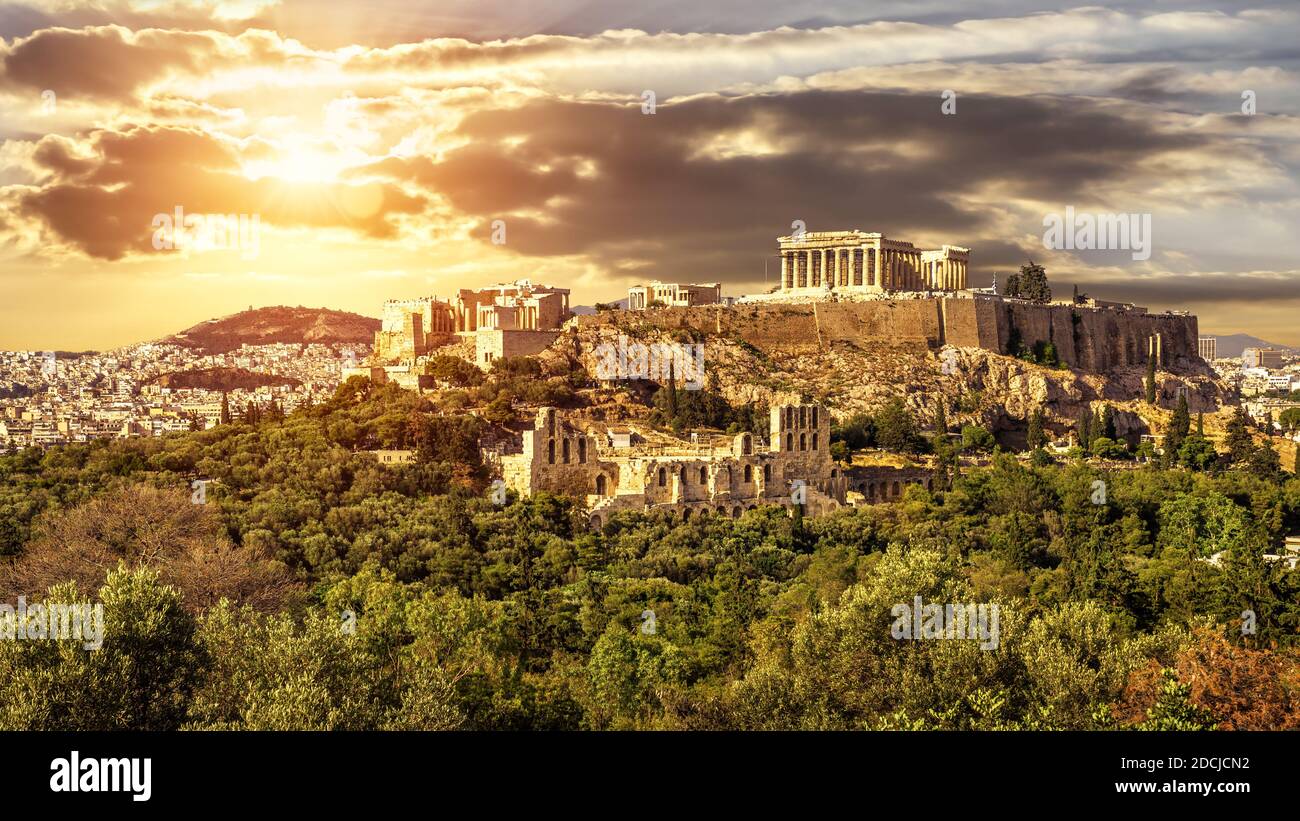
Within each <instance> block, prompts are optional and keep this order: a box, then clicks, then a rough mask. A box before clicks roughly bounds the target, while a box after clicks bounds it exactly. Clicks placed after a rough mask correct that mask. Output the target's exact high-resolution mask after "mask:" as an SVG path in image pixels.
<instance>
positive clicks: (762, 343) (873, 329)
mask: <svg viewBox="0 0 1300 821" xmlns="http://www.w3.org/2000/svg"><path fill="white" fill-rule="evenodd" d="M576 322H577V323H578V326H579V327H580V328H581V327H598V326H601V325H613V326H617V327H622V328H626V329H628V330H629V332H631V333H633V334H635V332H636V329H637V327H638V326H647V325H648V326H651V327H654V328H657V329H663V330H673V329H683V330H687V331H689V332H691V333H693V334H694V335H695V336H697V337H698V336H702V335H706V334H719V335H722V336H726V337H729V338H733V339H739V340H742V341H744V342H746V343H748V344H751V345H753V346H755V347H757V348H759V349H761V350H763V351H766V352H767V353H769V354H777V355H779V354H781V353H789V354H796V355H803V354H809V353H814V352H816V351H819V350H825V349H826V348H827V347H829V346H830V345H832V344H834V343H837V342H845V343H853V344H858V345H887V346H890V347H896V348H904V349H909V348H910V349H913V350H917V351H924V350H928V349H935V348H938V347H941V346H943V345H956V346H960V347H968V348H983V349H984V350H987V351H992V352H994V353H999V354H1005V353H1007V352H1008V349H1007V346H1008V343H1009V342H1010V341H1011V339H1012V336H1013V333H1014V332H1018V333H1019V336H1020V340H1021V341H1022V342H1023V343H1024V344H1025V345H1026V346H1028V347H1031V348H1032V347H1033V345H1034V343H1035V342H1039V341H1043V342H1052V343H1053V344H1054V345H1055V346H1056V349H1057V355H1058V357H1059V358H1060V359H1061V361H1062V362H1064V363H1066V364H1067V365H1070V366H1072V367H1077V368H1079V369H1081V370H1084V371H1088V372H1093V373H1105V372H1107V371H1110V370H1112V369H1114V368H1121V367H1132V366H1140V365H1145V363H1146V357H1147V340H1148V338H1149V337H1150V336H1151V335H1153V334H1156V333H1159V334H1160V335H1161V342H1162V349H1163V354H1164V355H1163V362H1162V367H1164V368H1165V369H1166V370H1180V369H1183V368H1189V369H1194V368H1195V367H1196V360H1197V358H1198V355H1197V350H1196V339H1197V323H1196V317H1194V316H1179V315H1173V314H1146V313H1140V312H1136V311H1125V310H1117V309H1107V308H1088V307H1081V306H1071V305H1035V304H1032V303H1028V302H1020V301H1018V300H1017V301H1010V300H999V299H985V298H975V299H951V298H932V299H896V300H872V301H865V302H851V301H843V302H832V301H825V302H799V303H771V304H740V305H735V306H731V307H724V306H697V307H691V308H661V309H655V310H651V311H635V312H629V311H603V312H601V313H598V314H594V315H587V316H580V317H577V318H576Z"/></svg>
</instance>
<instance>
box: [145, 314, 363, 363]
mask: <svg viewBox="0 0 1300 821" xmlns="http://www.w3.org/2000/svg"><path fill="white" fill-rule="evenodd" d="M377 330H379V320H378V319H372V318H371V317H368V316H361V315H360V314H353V313H349V312H347V311H332V310H329V309H327V308H301V307H299V308H288V307H284V306H276V307H274V308H257V309H254V310H251V311H240V312H239V313H237V314H231V315H230V316H225V317H222V318H220V319H209V320H208V321H206V322H200V323H199V324H198V325H195V326H194V327H192V328H186V329H185V330H183V331H181V332H180V333H178V334H175V335H174V336H171V337H168V338H167V339H165V340H163V341H165V342H170V343H173V344H176V345H184V346H186V347H190V348H198V349H201V350H203V351H205V352H207V353H225V352H227V351H232V350H236V349H238V348H239V346H240V345H244V344H247V345H270V344H273V343H297V344H304V343H306V344H310V343H317V344H321V345H332V344H339V343H345V342H349V343H364V344H370V343H372V342H374V339H375V331H377Z"/></svg>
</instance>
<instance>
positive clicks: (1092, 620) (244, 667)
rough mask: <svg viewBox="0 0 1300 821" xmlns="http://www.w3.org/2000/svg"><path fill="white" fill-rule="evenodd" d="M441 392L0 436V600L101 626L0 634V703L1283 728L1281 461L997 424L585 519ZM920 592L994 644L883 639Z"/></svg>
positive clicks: (247, 723)
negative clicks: (766, 502) (826, 470)
mask: <svg viewBox="0 0 1300 821" xmlns="http://www.w3.org/2000/svg"><path fill="white" fill-rule="evenodd" d="M493 390H495V391H497V394H495V395H499V393H500V391H501V386H500V385H497V386H496V387H495V388H493ZM433 399H436V400H439V401H433V400H431V399H430V398H429V397H419V396H417V395H415V394H412V393H409V392H405V391H402V390H400V389H397V388H395V387H393V386H384V387H376V386H374V385H371V384H370V383H369V382H368V381H367V380H364V379H354V380H350V381H349V382H348V383H347V384H345V385H344V386H343V387H342V388H340V390H339V392H338V394H337V395H336V396H335V397H334V398H333V400H331V401H330V402H328V403H326V404H322V405H319V406H316V407H313V408H308V409H304V410H300V411H298V412H295V413H294V414H291V415H289V416H288V417H287V418H283V419H266V420H263V421H261V422H259V423H257V424H247V423H243V422H236V423H233V424H229V425H222V426H218V427H217V428H214V429H212V430H209V431H204V432H197V433H188V434H176V435H171V436H167V437H162V438H158V439H132V440H121V441H114V442H110V443H96V444H93V445H76V446H69V447H63V448H56V449H51V450H49V451H46V452H44V453H42V452H40V451H35V450H32V451H25V452H23V453H20V454H15V455H10V456H5V457H0V550H2V551H3V553H4V555H5V556H6V557H7V558H6V560H5V561H6V564H5V566H4V567H3V569H2V570H0V587H3V594H2V598H3V599H5V600H7V601H13V600H14V599H15V598H16V597H17V596H19V595H22V596H25V597H26V599H27V600H28V601H30V602H35V601H38V600H40V599H42V598H45V599H46V601H48V602H58V601H74V600H88V601H98V602H101V603H103V605H104V607H105V622H106V631H105V639H104V644H103V647H102V649H101V650H98V651H94V652H85V651H82V650H79V649H78V648H79V647H80V645H79V644H78V643H76V642H72V641H61V642H45V643H42V642H31V641H25V642H22V641H12V642H11V641H4V642H0V728H6V729H8V728H51V729H52V728H60V729H64V728H66V729H101V728H102V729H109V728H139V729H172V728H180V727H207V728H337V729H359V728H372V727H373V728H388V729H400V728H436V729H446V728H500V729H558V728H566V729H583V728H586V729H600V728H642V729H649V728H700V729H704V728H709V729H768V728H848V729H853V728H858V729H862V728H913V729H923V728H952V729H975V728H1001V729H1016V728H1060V729H1089V728H1092V729H1095V728H1105V727H1112V726H1119V727H1161V728H1179V727H1184V728H1189V729H1190V728H1198V727H1210V726H1216V727H1219V728H1221V729H1251V728H1297V727H1300V697H1298V696H1297V690H1296V685H1297V683H1298V682H1300V655H1297V651H1296V649H1295V646H1294V640H1295V638H1296V636H1297V633H1298V631H1300V572H1293V571H1289V570H1287V569H1286V568H1285V567H1284V565H1283V564H1281V563H1278V562H1271V561H1268V560H1267V559H1265V558H1264V555H1265V553H1270V552H1273V551H1275V550H1276V549H1278V546H1279V542H1280V539H1281V537H1282V536H1283V535H1285V534H1287V533H1293V532H1298V531H1300V480H1297V479H1296V478H1295V477H1294V476H1293V475H1290V474H1285V473H1281V472H1276V471H1274V472H1272V473H1270V474H1268V475H1261V474H1258V472H1256V471H1254V470H1252V468H1251V467H1250V466H1249V465H1248V464H1244V463H1243V464H1241V465H1239V466H1236V467H1221V468H1214V469H1205V470H1194V469H1191V468H1188V467H1164V466H1161V463H1160V462H1159V461H1153V462H1151V463H1149V464H1148V465H1147V466H1146V467H1141V468H1137V469H1126V470H1114V471H1109V472H1108V471H1104V470H1102V469H1101V468H1100V467H1099V466H1098V465H1099V464H1101V463H1096V464H1093V463H1089V462H1086V461H1083V460H1082V459H1077V458H1076V459H1070V460H1067V461H1065V462H1052V461H1051V460H1047V461H1046V462H1044V461H1042V460H1038V466H1035V465H1034V464H1033V463H1026V462H1024V461H1021V460H1018V459H1016V458H1015V457H1014V456H1012V455H1010V454H1001V453H999V454H995V455H994V456H993V457H992V460H991V463H990V465H989V466H988V467H985V468H966V469H964V470H963V471H962V474H961V475H959V476H953V477H951V487H950V488H948V489H944V490H936V491H935V492H933V493H931V492H928V491H926V490H925V489H924V488H921V487H912V488H911V489H909V490H908V492H907V494H906V495H905V496H904V497H903V499H902V501H900V502H899V503H897V504H889V505H875V506H867V507H861V508H855V509H846V510H843V511H840V512H838V513H835V514H833V515H830V516H825V517H821V518H816V519H810V518H802V517H799V516H795V517H791V516H788V515H786V514H785V512H784V511H783V510H781V509H777V508H768V509H758V510H754V511H750V512H748V513H746V514H745V515H744V516H742V517H741V518H740V519H735V520H733V519H729V518H722V517H715V516H702V517H698V518H693V519H692V520H690V521H688V522H684V523H683V522H681V521H673V520H669V519H666V518H663V517H661V516H659V515H654V514H624V515H621V516H616V517H614V518H613V519H612V521H610V522H609V523H608V524H607V525H606V526H605V527H604V528H603V529H602V530H601V531H600V532H589V531H588V530H587V529H586V528H585V527H584V526H583V522H584V521H585V517H584V516H583V515H582V513H583V511H581V509H580V507H579V503H578V502H577V501H576V500H572V499H566V498H561V497H554V496H549V495H546V494H539V495H538V496H535V497H533V498H530V499H517V498H514V497H513V496H512V497H510V498H508V500H507V503H506V504H503V505H498V504H494V503H493V500H492V497H491V494H490V493H488V492H487V482H488V480H489V473H488V471H487V470H486V468H485V467H484V465H483V464H482V462H481V461H480V458H479V451H478V442H479V439H480V437H481V436H482V435H483V434H484V433H485V432H487V431H488V430H489V429H492V428H493V426H497V428H496V432H497V433H502V431H501V430H500V428H499V425H500V424H501V423H499V422H493V421H491V420H489V419H485V418H483V414H481V413H477V414H474V413H469V412H465V411H458V410H455V409H454V405H455V404H456V403H454V402H453V403H448V402H445V401H442V400H443V398H442V397H434V398H433ZM376 448H410V449H412V450H414V451H416V455H417V458H416V461H415V462H414V463H412V464H409V465H391V466H389V465H380V464H379V463H378V462H377V461H376V460H375V459H374V458H373V457H372V456H370V455H368V454H366V453H364V451H365V450H368V449H376ZM199 480H202V481H203V482H205V483H206V484H203V485H201V487H202V488H203V492H202V493H201V494H199V495H198V496H196V495H195V494H196V492H197V491H196V487H198V486H196V485H195V484H194V482H196V481H199ZM1099 481H1100V482H1104V483H1105V488H1106V491H1105V493H1104V498H1101V499H1100V501H1099V500H1098V499H1099V497H1098V495H1097V492H1096V487H1097V485H1096V483H1097V482H1099ZM936 487H937V488H938V487H945V485H943V484H942V483H940V484H936ZM196 499H197V500H198V501H199V502H201V503H196ZM1211 559H1213V561H1211ZM918 596H919V597H921V598H922V600H923V601H925V602H927V603H929V602H935V603H941V604H942V603H948V604H964V603H976V602H978V603H983V604H986V605H992V604H996V605H997V606H998V608H999V610H998V612H999V614H1000V617H999V625H998V640H997V642H996V646H995V647H993V648H990V649H981V643H980V642H977V641H969V640H928V641H927V640H905V639H899V638H896V637H895V635H894V631H893V625H894V624H895V622H896V617H895V615H894V609H895V608H896V607H897V606H898V605H900V604H902V603H912V602H913V601H914V600H915V598H916V597H918ZM1245 611H1250V612H1251V613H1252V615H1253V618H1252V627H1253V629H1254V632H1253V633H1247V634H1243V631H1242V627H1243V623H1244V622H1243V618H1242V614H1243V612H1245ZM647 613H648V614H649V616H647ZM122 670H132V671H134V672H133V673H132V674H131V675H121V674H119V673H116V672H114V671H122Z"/></svg>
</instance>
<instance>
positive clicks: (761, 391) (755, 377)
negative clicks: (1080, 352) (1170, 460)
mask: <svg viewBox="0 0 1300 821" xmlns="http://www.w3.org/2000/svg"><path fill="white" fill-rule="evenodd" d="M620 334H622V335H624V336H625V338H627V339H634V340H637V341H641V342H643V343H646V344H652V343H667V342H673V341H678V342H695V343H703V344H704V345H705V383H706V387H707V388H709V389H711V390H716V391H718V392H719V393H721V394H722V395H724V396H725V397H726V398H727V400H728V401H729V402H731V403H732V404H742V403H759V404H769V405H770V404H774V403H777V402H792V401H798V400H799V398H800V397H801V396H810V397H812V398H814V399H816V400H818V401H821V402H824V403H825V404H826V405H827V406H829V407H830V408H831V410H832V412H833V413H834V414H835V415H836V416H839V417H843V416H846V415H849V414H852V413H855V412H858V411H871V410H873V409H875V408H877V407H879V406H881V405H883V404H884V403H886V402H888V401H889V400H891V399H894V398H901V399H902V400H903V401H905V402H906V403H907V404H908V405H909V407H911V409H912V410H913V411H914V412H916V413H917V414H918V415H919V416H920V418H922V419H928V418H930V417H931V416H932V415H933V413H934V406H935V401H936V399H937V397H939V396H942V397H944V399H945V400H946V406H947V409H948V417H949V420H950V422H951V423H953V424H961V423H964V422H978V423H980V424H983V425H985V426H987V427H988V428H989V429H990V430H992V431H994V432H995V433H996V434H998V435H999V436H1000V438H1003V439H1006V440H1009V441H1015V440H1016V439H1017V437H1019V436H1022V435H1023V433H1024V430H1025V427H1026V424H1027V419H1028V416H1029V414H1030V413H1031V412H1032V411H1033V410H1034V409H1035V408H1038V407H1041V408H1042V409H1043V411H1044V413H1045V415H1046V417H1047V421H1048V425H1049V428H1050V429H1051V430H1052V431H1054V432H1055V433H1058V434H1059V433H1064V432H1065V431H1066V430H1068V429H1070V428H1072V427H1073V426H1074V423H1075V421H1076V420H1077V419H1078V418H1079V416H1081V415H1082V414H1083V412H1084V411H1085V409H1089V408H1091V407H1092V406H1093V405H1094V404H1095V403H1101V402H1105V403H1107V404H1110V405H1111V406H1113V407H1114V408H1115V410H1116V424H1117V426H1118V428H1119V432H1120V433H1121V435H1130V436H1137V435H1138V434H1140V433H1145V432H1148V431H1149V430H1151V429H1153V428H1154V429H1155V430H1157V431H1158V430H1161V429H1162V428H1163V421H1164V419H1166V418H1167V417H1168V414H1169V413H1170V411H1171V409H1172V407H1173V406H1174V405H1175V404H1176V402H1177V396H1178V393H1179V392H1180V391H1183V390H1185V391H1186V393H1187V395H1188V403H1189V406H1190V408H1191V410H1192V412H1193V413H1196V412H1198V411H1204V412H1205V413H1206V414H1207V415H1209V414H1214V413H1215V412H1216V411H1217V410H1218V408H1219V407H1220V405H1221V404H1222V403H1223V402H1224V401H1225V400H1226V399H1227V398H1228V389H1227V388H1226V386H1224V385H1223V384H1221V383H1220V382H1218V381H1217V380H1216V379H1215V378H1214V376H1213V374H1212V372H1210V371H1209V370H1208V369H1206V368H1204V367H1195V368H1187V369H1183V370H1181V371H1179V372H1172V371H1161V372H1159V373H1158V374H1157V384H1158V386H1159V401H1158V406H1157V407H1155V408H1152V407H1150V406H1148V405H1146V404H1145V402H1143V401H1142V398H1143V393H1144V388H1143V380H1144V378H1145V369H1143V368H1135V367H1124V368H1116V369H1112V370H1111V371H1110V372H1108V373H1105V374H1093V373H1085V372H1083V371H1080V370H1074V369H1069V368H1065V367H1060V368H1050V367H1044V366H1039V365H1035V364H1032V363H1029V362H1026V361H1023V360H1020V359H1016V358H1013V357H1009V356H1003V355H999V354H995V353H991V352H989V351H987V350H984V349H981V348H963V347H954V346H944V347H941V348H937V349H931V348H929V347H928V346H926V345H924V344H921V345H918V344H915V343H911V342H909V343H906V344H899V345H888V344H881V343H864V344H854V343H849V342H844V341H836V342H832V343H830V344H826V345H824V346H822V347H821V348H820V349H809V348H806V347H805V348H802V349H794V350H792V349H791V348H789V347H774V348H773V349H772V350H763V349H762V348H761V347H758V346H755V345H753V344H750V343H748V342H744V341H742V340H739V339H736V338H734V337H728V336H725V335H717V334H703V333H700V332H698V331H694V330H692V331H690V332H686V331H683V330H664V329H660V328H657V327H653V326H650V325H647V324H645V323H643V322H637V321H636V320H635V319H634V318H632V317H629V319H628V322H627V323H620V324H619V325H618V326H613V325H607V326H586V327H584V326H580V325H579V326H571V330H570V333H567V334H565V335H563V336H561V337H560V339H558V340H557V341H556V343H555V345H554V346H553V347H552V348H551V349H550V350H549V351H547V352H545V353H544V354H543V355H542V358H543V360H544V361H545V362H546V363H547V365H548V369H549V370H552V371H553V372H557V373H558V372H561V371H563V370H566V369H567V368H569V367H571V366H572V365H575V364H580V365H582V366H583V367H584V368H585V369H586V370H587V372H588V373H591V374H594V373H596V372H597V370H596V366H597V363H598V361H599V359H598V350H599V349H600V346H602V345H611V346H617V345H618V344H619V336H620ZM1207 424H1209V425H1213V424H1214V422H1211V421H1208V420H1207Z"/></svg>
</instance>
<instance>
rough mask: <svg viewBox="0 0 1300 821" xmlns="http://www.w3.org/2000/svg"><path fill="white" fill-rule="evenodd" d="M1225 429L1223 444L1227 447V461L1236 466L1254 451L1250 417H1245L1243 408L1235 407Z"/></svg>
mask: <svg viewBox="0 0 1300 821" xmlns="http://www.w3.org/2000/svg"><path fill="white" fill-rule="evenodd" d="M1226 429H1227V434H1228V435H1227V437H1226V438H1225V440H1224V444H1226V445H1227V446H1228V460H1229V461H1230V462H1232V463H1233V464H1237V463H1241V462H1244V461H1246V460H1247V459H1249V458H1250V455H1251V454H1252V453H1254V451H1255V437H1253V436H1252V435H1251V433H1250V417H1248V416H1246V409H1245V408H1243V407H1241V406H1240V405H1239V406H1237V409H1236V410H1234V411H1233V413H1232V418H1231V419H1229V420H1228V424H1227V428H1226Z"/></svg>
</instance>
